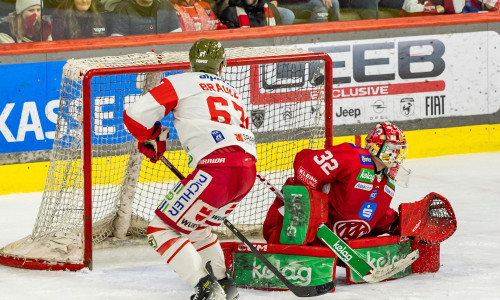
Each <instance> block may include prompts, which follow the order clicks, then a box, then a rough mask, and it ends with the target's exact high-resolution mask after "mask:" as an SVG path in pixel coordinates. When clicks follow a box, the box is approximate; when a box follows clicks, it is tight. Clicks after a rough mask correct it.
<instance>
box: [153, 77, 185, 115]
mask: <svg viewBox="0 0 500 300" xmlns="http://www.w3.org/2000/svg"><path fill="white" fill-rule="evenodd" d="M149 93H150V94H151V96H153V98H154V99H155V100H156V102H158V103H159V104H160V105H163V106H164V107H165V116H166V115H168V113H169V112H171V111H172V109H174V107H176V106H177V102H178V101H179V97H178V96H177V92H176V91H175V88H174V86H173V85H172V83H171V82H170V81H169V80H168V79H167V78H164V79H163V80H162V81H161V82H160V84H159V85H157V86H156V87H154V88H153V89H152V90H151V91H149Z"/></svg>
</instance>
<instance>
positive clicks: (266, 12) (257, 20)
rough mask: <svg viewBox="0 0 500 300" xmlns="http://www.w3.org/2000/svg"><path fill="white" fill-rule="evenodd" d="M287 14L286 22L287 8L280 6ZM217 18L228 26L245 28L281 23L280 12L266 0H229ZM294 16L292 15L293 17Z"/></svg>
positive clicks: (288, 12) (289, 11) (288, 16)
mask: <svg viewBox="0 0 500 300" xmlns="http://www.w3.org/2000/svg"><path fill="white" fill-rule="evenodd" d="M282 11H283V12H284V14H286V16H287V22H289V23H288V24H291V23H293V19H292V20H291V22H290V14H291V15H292V16H293V12H292V11H291V10H289V9H286V8H282ZM218 18H219V20H220V21H221V22H222V23H223V24H224V25H226V26H227V27H228V28H239V27H241V28H245V27H261V26H274V25H282V24H283V20H282V18H281V12H280V11H278V8H277V7H276V6H275V5H274V4H273V3H270V2H268V0H229V2H228V6H227V7H226V8H225V9H224V10H223V11H222V12H221V13H220V14H219V15H218ZM293 18H294V17H293Z"/></svg>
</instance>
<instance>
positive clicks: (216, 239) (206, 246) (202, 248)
mask: <svg viewBox="0 0 500 300" xmlns="http://www.w3.org/2000/svg"><path fill="white" fill-rule="evenodd" d="M218 241H219V238H215V241H213V242H212V243H210V244H208V245H205V246H203V247H201V248H200V249H196V251H201V250H204V249H207V248H208V247H210V246H212V245H215V244H216V243H217V242H218Z"/></svg>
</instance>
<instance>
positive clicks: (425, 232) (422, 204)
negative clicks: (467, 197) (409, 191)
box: [399, 193, 457, 243]
mask: <svg viewBox="0 0 500 300" xmlns="http://www.w3.org/2000/svg"><path fill="white" fill-rule="evenodd" d="M399 227H400V228H399V229H400V231H401V235H404V236H409V237H415V241H423V242H426V243H440V242H442V241H444V240H446V239H447V238H449V237H450V236H451V235H452V234H453V233H454V232H455V230H457V219H456V218H455V213H454V212H453V208H452V207H451V204H450V202H449V201H448V199H446V198H445V197H443V196H441V195H439V194H437V193H430V194H428V195H427V196H425V197H424V199H422V200H420V201H417V202H415V203H402V204H400V205H399Z"/></svg>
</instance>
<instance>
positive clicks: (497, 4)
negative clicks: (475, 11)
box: [483, 0, 500, 11]
mask: <svg viewBox="0 0 500 300" xmlns="http://www.w3.org/2000/svg"><path fill="white" fill-rule="evenodd" d="M483 5H484V6H483V9H484V10H488V11H499V10H500V0H483Z"/></svg>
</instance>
